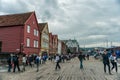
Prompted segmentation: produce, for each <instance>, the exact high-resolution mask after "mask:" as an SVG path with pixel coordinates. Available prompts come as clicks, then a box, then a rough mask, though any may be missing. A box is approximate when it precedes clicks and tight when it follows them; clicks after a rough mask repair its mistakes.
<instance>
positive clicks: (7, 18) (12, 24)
mask: <svg viewBox="0 0 120 80" xmlns="http://www.w3.org/2000/svg"><path fill="white" fill-rule="evenodd" d="M39 35H40V34H39V30H38V22H37V18H36V15H35V12H28V13H21V14H10V15H0V52H13V53H16V52H24V53H25V54H28V55H29V54H39V50H40V46H39V42H40V41H39V40H40V37H39Z"/></svg>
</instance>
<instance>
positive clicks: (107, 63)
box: [102, 51, 111, 75]
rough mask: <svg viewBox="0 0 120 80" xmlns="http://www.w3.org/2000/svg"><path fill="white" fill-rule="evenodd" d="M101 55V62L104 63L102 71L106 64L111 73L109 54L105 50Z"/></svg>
mask: <svg viewBox="0 0 120 80" xmlns="http://www.w3.org/2000/svg"><path fill="white" fill-rule="evenodd" d="M102 57H103V64H104V72H105V73H106V66H108V71H109V74H110V75H111V71H110V61H109V56H108V53H107V51H104V53H103V55H102Z"/></svg>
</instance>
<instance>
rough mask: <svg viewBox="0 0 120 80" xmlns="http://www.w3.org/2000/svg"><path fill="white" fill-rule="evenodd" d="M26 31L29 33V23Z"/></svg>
mask: <svg viewBox="0 0 120 80" xmlns="http://www.w3.org/2000/svg"><path fill="white" fill-rule="evenodd" d="M27 33H30V25H27Z"/></svg>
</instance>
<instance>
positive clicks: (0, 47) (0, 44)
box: [0, 41, 2, 52]
mask: <svg viewBox="0 0 120 80" xmlns="http://www.w3.org/2000/svg"><path fill="white" fill-rule="evenodd" d="M1 51H2V41H0V52H1Z"/></svg>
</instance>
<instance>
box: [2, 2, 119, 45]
mask: <svg viewBox="0 0 120 80" xmlns="http://www.w3.org/2000/svg"><path fill="white" fill-rule="evenodd" d="M0 7H1V8H0V14H8V13H21V12H28V11H35V12H36V15H37V18H38V21H39V22H48V24H49V30H50V32H53V34H58V36H59V38H60V39H74V38H75V39H77V40H78V42H79V44H80V45H84V44H86V46H87V44H88V45H92V44H93V43H96V42H97V43H98V42H99V43H103V42H104V41H105V38H107V39H108V41H113V42H116V41H119V40H120V38H119V31H120V27H119V26H120V14H119V13H120V4H119V0H99V1H98V0H36V1H32V0H31V1H30V0H12V1H9V0H0ZM84 42H85V43H84Z"/></svg>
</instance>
